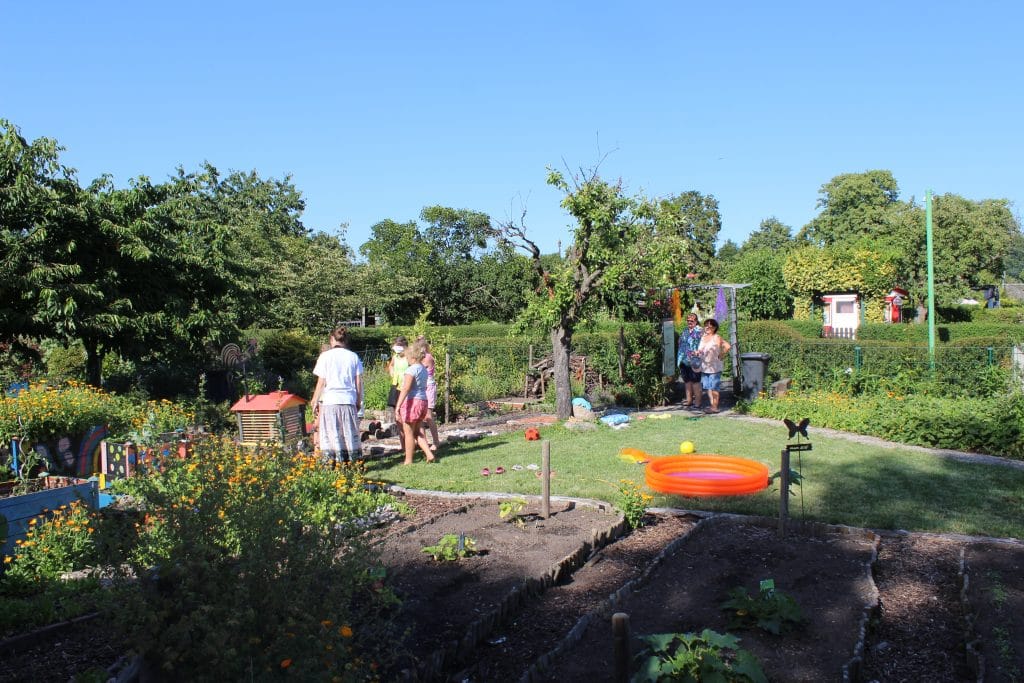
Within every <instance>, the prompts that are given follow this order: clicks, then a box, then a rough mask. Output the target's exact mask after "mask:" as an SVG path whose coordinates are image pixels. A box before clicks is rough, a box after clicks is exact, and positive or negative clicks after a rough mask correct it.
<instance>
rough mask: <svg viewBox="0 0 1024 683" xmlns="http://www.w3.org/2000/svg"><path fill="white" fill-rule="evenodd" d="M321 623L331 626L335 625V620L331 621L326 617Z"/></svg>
mask: <svg viewBox="0 0 1024 683" xmlns="http://www.w3.org/2000/svg"><path fill="white" fill-rule="evenodd" d="M320 625H321V626H326V627H327V628H330V627H331V626H334V622H333V621H331V620H330V619H324V620H323V621H321V622H320Z"/></svg>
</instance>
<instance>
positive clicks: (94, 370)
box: [82, 339, 103, 388]
mask: <svg viewBox="0 0 1024 683" xmlns="http://www.w3.org/2000/svg"><path fill="white" fill-rule="evenodd" d="M82 345H83V346H84V347H85V382H86V384H89V385H91V386H94V387H97V388H99V386H100V385H101V384H102V383H103V352H102V351H100V348H99V343H97V342H96V341H94V340H92V339H84V340H82Z"/></svg>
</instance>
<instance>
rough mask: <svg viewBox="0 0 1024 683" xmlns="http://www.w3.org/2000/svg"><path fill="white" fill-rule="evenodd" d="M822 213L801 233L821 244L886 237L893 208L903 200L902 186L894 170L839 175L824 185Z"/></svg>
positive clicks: (820, 202) (803, 238)
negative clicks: (900, 190)
mask: <svg viewBox="0 0 1024 683" xmlns="http://www.w3.org/2000/svg"><path fill="white" fill-rule="evenodd" d="M819 194H820V197H819V198H818V208H819V209H821V212H820V213H819V214H818V215H817V216H816V217H815V218H814V219H813V220H812V221H811V222H810V223H808V224H807V225H806V226H804V227H803V229H802V230H801V231H800V233H799V234H798V235H797V239H798V240H800V241H802V242H805V243H810V244H817V245H819V246H829V245H832V244H836V243H838V242H844V241H850V240H854V239H859V238H861V237H877V236H880V235H881V236H884V235H885V234H886V233H887V226H888V224H889V217H890V212H891V210H892V209H893V208H894V207H896V205H897V204H898V200H899V187H898V186H897V184H896V179H895V178H893V175H892V173H891V172H890V171H880V170H879V171H865V172H864V173H845V174H842V175H838V176H836V177H835V178H833V179H832V180H830V181H829V182H827V183H825V184H824V185H822V186H821V189H820V190H819Z"/></svg>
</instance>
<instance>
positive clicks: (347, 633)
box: [338, 624, 352, 638]
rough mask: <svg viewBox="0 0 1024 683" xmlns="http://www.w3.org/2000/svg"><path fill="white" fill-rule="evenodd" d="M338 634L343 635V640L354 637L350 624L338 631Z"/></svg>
mask: <svg viewBox="0 0 1024 683" xmlns="http://www.w3.org/2000/svg"><path fill="white" fill-rule="evenodd" d="M338 633H339V634H340V635H341V637H342V638H351V637H352V627H351V626H349V625H348V624H345V625H344V626H342V627H341V628H339V629H338Z"/></svg>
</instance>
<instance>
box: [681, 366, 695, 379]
mask: <svg viewBox="0 0 1024 683" xmlns="http://www.w3.org/2000/svg"><path fill="white" fill-rule="evenodd" d="M679 377H680V379H682V380H683V381H684V382H699V381H700V372H698V371H697V370H694V369H693V368H691V367H690V366H689V365H683V366H681V367H680V368H679Z"/></svg>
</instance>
